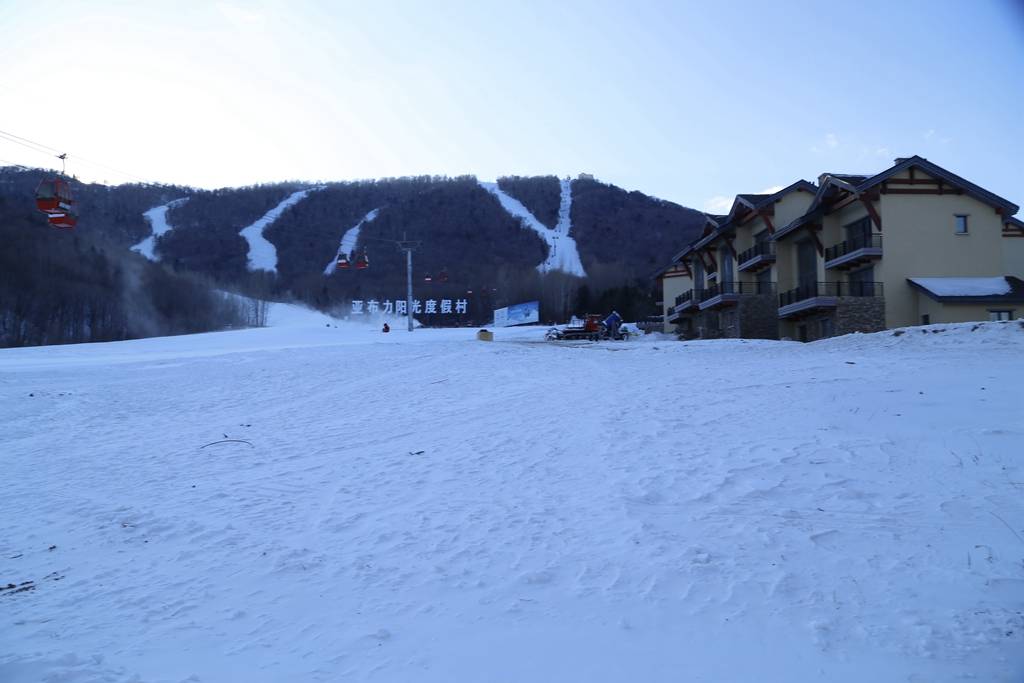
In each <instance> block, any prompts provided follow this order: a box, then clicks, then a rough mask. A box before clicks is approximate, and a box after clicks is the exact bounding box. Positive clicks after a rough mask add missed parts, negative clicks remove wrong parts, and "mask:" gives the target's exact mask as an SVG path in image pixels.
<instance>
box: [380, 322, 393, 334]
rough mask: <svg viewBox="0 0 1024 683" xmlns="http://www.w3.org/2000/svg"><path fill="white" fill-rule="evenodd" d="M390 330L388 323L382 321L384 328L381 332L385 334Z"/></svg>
mask: <svg viewBox="0 0 1024 683" xmlns="http://www.w3.org/2000/svg"><path fill="white" fill-rule="evenodd" d="M390 331H391V326H390V325H388V324H387V323H384V329H383V330H381V332H384V333H385V334H387V333H388V332H390Z"/></svg>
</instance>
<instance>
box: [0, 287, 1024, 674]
mask: <svg viewBox="0 0 1024 683" xmlns="http://www.w3.org/2000/svg"><path fill="white" fill-rule="evenodd" d="M271 323H272V325H273V326H272V327H270V328H266V329H255V330H240V331H234V332H224V333H216V334H202V335H191V336H181V337H171V338H159V339H145V340H138V341H131V342H120V343H111V344H82V345H74V346H60V347H49V348H27V349H6V350H0V406H2V409H0V468H2V471H3V473H4V478H3V495H2V496H0V587H5V586H6V585H8V584H14V588H13V589H6V588H4V589H3V590H0V681H4V683H25V682H27V681H75V682H79V681H90V682H91V681H104V682H108V683H110V682H112V683H128V682H129V681H145V682H146V683H180V682H182V681H200V682H211V681H213V682H216V681H247V682H256V683H260V682H267V683H269V682H272V681H274V682H276V681H341V680H345V681H395V682H399V681H401V682H405V681H417V682H421V681H425V682H441V681H495V682H498V681H531V682H550V683H554V682H564V681H587V682H588V683H591V682H598V683H600V682H605V681H607V682H613V681H614V682H621V681H644V682H645V683H647V682H653V683H657V682H662V681H708V682H715V683H719V682H730V681H736V682H747V681H759V682H761V681H767V682H790V681H812V680H813V681H830V682H831V681H838V682H858V683H860V682H863V681H872V682H883V683H884V682H890V681H893V682H895V681H901V682H903V681H907V682H909V681H914V682H921V681H929V682H931V681H963V680H978V681H986V682H994V681H1007V682H1008V681H1020V680H1021V679H1022V676H1024V495H1022V494H1024V462H1022V457H1024V451H1022V449H1021V447H1020V445H1021V443H1022V441H1024V422H1022V420H1021V407H1020V399H1021V391H1020V387H1021V386H1022V384H1024V327H1022V326H1021V325H1020V324H1019V323H1017V322H1012V323H983V324H979V325H972V324H966V325H949V326H940V325H935V326H931V327H930V328H911V329H909V330H908V331H906V332H905V333H903V334H899V335H894V334H893V333H891V332H886V333H879V334H875V335H853V336H850V337H844V338H838V339H833V340H828V341H824V342H817V343H814V344H806V345H801V344H797V343H791V342H757V341H746V342H744V341H738V340H720V341H703V342H687V343H680V342H676V341H671V340H668V339H665V338H663V337H661V336H660V335H652V336H648V337H646V338H643V339H641V340H639V341H631V342H618V343H617V342H607V343H605V342H602V343H597V344H588V343H544V342H542V341H541V339H542V337H543V334H544V328H542V327H528V328H515V329H501V330H497V331H496V332H495V336H496V341H494V342H493V343H483V342H477V341H474V340H473V333H474V332H475V330H471V329H449V330H418V331H416V332H414V333H411V334H410V333H407V332H399V331H395V332H392V333H390V334H387V335H385V334H381V333H380V331H379V329H378V328H376V327H375V326H374V327H370V326H362V325H358V324H355V323H342V322H338V321H335V320H333V319H331V318H328V317H326V316H323V315H322V314H319V313H314V312H311V311H306V310H305V309H301V308H297V307H289V306H276V307H275V308H274V309H272V311H271ZM18 590H20V592H15V591H18Z"/></svg>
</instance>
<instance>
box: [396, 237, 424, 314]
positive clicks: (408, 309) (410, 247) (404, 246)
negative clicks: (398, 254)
mask: <svg viewBox="0 0 1024 683" xmlns="http://www.w3.org/2000/svg"><path fill="white" fill-rule="evenodd" d="M405 237H406V235H405V233H404V232H403V233H402V241H401V242H399V243H398V248H399V249H401V250H402V251H404V252H405V313H406V315H407V316H408V318H409V331H410V332H412V329H413V327H412V252H413V251H414V250H415V249H416V248H417V247H419V246H420V243H419V242H414V241H411V240H407V239H406V238H405Z"/></svg>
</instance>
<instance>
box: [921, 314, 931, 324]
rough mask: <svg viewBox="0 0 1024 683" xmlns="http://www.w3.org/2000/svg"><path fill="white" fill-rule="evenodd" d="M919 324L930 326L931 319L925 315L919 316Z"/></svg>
mask: <svg viewBox="0 0 1024 683" xmlns="http://www.w3.org/2000/svg"><path fill="white" fill-rule="evenodd" d="M921 324H922V325H931V324H932V317H931V316H930V315H928V314H927V313H925V314H924V315H922V316H921Z"/></svg>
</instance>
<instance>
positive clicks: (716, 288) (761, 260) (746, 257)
mask: <svg viewBox="0 0 1024 683" xmlns="http://www.w3.org/2000/svg"><path fill="white" fill-rule="evenodd" d="M817 189H818V188H817V186H815V185H814V184H812V183H809V182H807V181H806V180H800V181H797V182H795V183H793V184H792V185H790V186H789V187H786V188H784V189H782V190H779V191H778V192H775V193H773V194H741V195H737V197H736V199H735V201H734V202H733V205H732V208H731V209H730V210H729V213H728V214H727V215H724V216H710V215H709V216H708V220H707V222H706V224H705V226H704V231H703V234H702V236H701V237H700V239H698V240H697V241H696V242H694V243H693V244H691V245H690V246H688V247H687V248H686V249H684V250H683V251H682V252H680V253H679V254H677V255H676V257H675V258H674V259H673V264H674V265H675V266H677V267H679V266H681V267H682V268H683V269H684V270H685V272H686V273H687V274H688V275H689V278H690V279H689V281H688V282H687V284H688V285H689V291H683V292H681V295H682V296H681V297H680V295H677V299H678V300H673V301H674V304H675V306H674V307H673V308H672V310H666V314H667V315H666V318H665V320H666V327H667V328H671V327H673V326H674V327H675V328H677V329H678V331H679V333H680V334H681V335H683V336H685V337H687V338H705V339H707V338H715V337H734V338H735V337H743V338H748V339H778V336H779V325H778V319H777V315H776V312H777V308H778V306H777V296H776V294H777V292H776V285H775V282H776V276H775V244H774V243H773V242H772V235H773V234H774V232H775V226H776V225H777V224H780V223H781V224H786V223H788V222H790V221H792V220H795V219H796V218H797V217H798V216H801V215H803V213H804V211H805V210H806V208H807V206H808V205H809V204H810V202H811V200H812V199H813V198H814V196H815V193H816V191H817ZM665 299H666V301H665V302H664V303H665V306H666V309H667V307H668V304H669V303H670V302H669V301H668V300H667V299H668V297H667V296H666V297H665Z"/></svg>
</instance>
